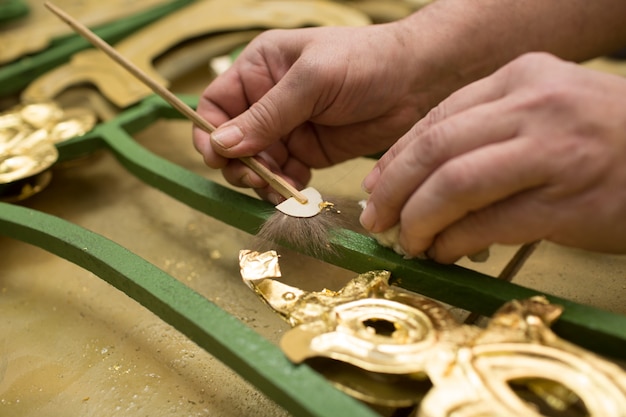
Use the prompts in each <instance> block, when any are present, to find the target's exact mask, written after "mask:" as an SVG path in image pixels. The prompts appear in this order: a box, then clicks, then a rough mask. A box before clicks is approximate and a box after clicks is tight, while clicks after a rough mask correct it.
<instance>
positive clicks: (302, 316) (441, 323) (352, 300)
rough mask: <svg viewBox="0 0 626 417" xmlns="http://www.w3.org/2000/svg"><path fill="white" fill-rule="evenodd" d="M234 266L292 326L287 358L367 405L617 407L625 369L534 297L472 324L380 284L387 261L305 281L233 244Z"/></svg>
mask: <svg viewBox="0 0 626 417" xmlns="http://www.w3.org/2000/svg"><path fill="white" fill-rule="evenodd" d="M251 263H256V265H255V267H254V268H252V269H249V268H248V266H250V265H251ZM240 265H241V268H242V277H243V280H244V282H245V283H246V284H247V285H248V286H249V287H250V288H251V289H253V290H254V291H255V292H256V293H257V294H258V295H259V296H260V297H261V299H262V300H263V301H265V302H266V303H267V304H268V305H269V306H270V307H272V308H273V309H274V310H275V311H276V312H278V313H279V314H280V315H282V316H283V317H284V318H285V319H286V320H287V321H288V322H289V323H290V324H291V326H292V327H293V328H292V329H291V330H289V331H288V332H287V333H286V334H285V335H284V337H283V339H282V340H281V342H280V345H281V348H282V349H283V351H284V352H285V354H286V355H287V357H288V358H289V359H290V360H292V361H293V362H296V363H301V362H306V363H308V364H309V365H310V366H312V367H314V368H315V369H317V370H318V371H319V372H321V373H322V374H324V375H325V376H326V377H327V378H328V379H329V380H331V381H332V382H333V383H334V384H335V385H336V386H337V387H338V388H339V389H341V390H343V391H345V392H346V393H348V394H350V395H353V396H354V397H356V398H358V399H360V400H363V401H365V402H368V403H370V404H373V405H376V406H385V407H411V406H415V407H416V408H417V414H416V415H417V416H418V417H453V416H454V417H487V416H494V417H495V416H498V417H513V416H524V417H527V416H531V417H532V416H535V417H537V416H542V415H568V416H569V415H580V416H598V417H600V416H602V417H608V416H612V417H618V416H621V417H623V416H625V415H626V373H625V372H624V371H623V370H622V369H621V368H620V367H618V366H617V365H615V364H613V363H611V362H609V361H607V360H605V359H603V358H601V357H599V356H597V355H595V354H593V353H591V352H588V351H586V350H584V349H582V348H580V347H578V346H575V345H573V344H571V343H569V342H567V341H565V340H562V339H560V338H559V337H558V336H556V335H555V334H554V333H553V332H552V331H551V330H550V327H549V326H550V324H551V323H552V322H554V321H555V320H556V319H557V318H558V317H559V316H560V314H561V312H562V309H561V307H559V306H556V305H553V304H550V303H549V302H548V301H547V299H546V298H545V297H533V298H530V299H527V300H520V301H511V302H509V303H507V304H505V305H504V306H503V307H502V308H501V309H500V310H499V311H498V312H496V314H495V315H494V317H493V318H492V320H491V321H490V323H489V325H488V326H487V327H486V328H479V327H477V326H470V325H464V324H460V323H457V322H456V321H455V320H454V319H453V318H452V316H451V315H450V314H448V311H447V309H446V308H445V307H444V306H443V305H441V304H439V303H437V302H436V301H433V300H430V299H426V298H424V297H421V296H419V295H417V294H415V293H411V292H408V291H406V290H403V289H400V288H397V287H394V286H390V285H389V284H388V280H389V276H390V274H389V272H387V271H372V272H367V273H364V274H361V275H359V276H357V277H356V278H354V279H353V280H352V281H350V282H349V283H348V284H347V285H346V286H345V287H344V288H342V289H341V290H339V291H337V292H334V291H328V290H323V291H320V292H306V291H303V290H300V289H299V288H294V287H291V286H288V285H285V284H282V283H280V282H278V281H276V280H274V279H272V277H276V276H277V275H278V276H280V275H279V274H280V272H279V271H280V270H279V269H278V266H277V257H276V255H275V253H273V252H267V253H264V254H259V253H257V252H250V251H241V252H240ZM264 265H268V266H269V265H271V268H269V267H268V268H266V267H264ZM244 270H245V272H244ZM277 271H278V272H277Z"/></svg>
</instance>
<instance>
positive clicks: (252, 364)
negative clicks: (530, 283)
mask: <svg viewBox="0 0 626 417" xmlns="http://www.w3.org/2000/svg"><path fill="white" fill-rule="evenodd" d="M181 98H182V99H183V100H184V101H185V102H186V103H187V104H189V105H190V106H192V107H194V106H195V104H196V103H197V97H193V96H181ZM178 118H182V116H181V115H180V114H179V113H178V111H176V110H175V109H173V108H171V107H170V106H169V105H168V104H167V103H165V102H164V101H163V100H162V99H161V98H159V97H157V96H150V97H148V98H146V99H145V100H143V101H142V102H141V103H139V104H138V105H136V106H134V107H132V108H130V109H128V110H126V111H125V112H124V113H122V114H120V115H119V116H118V117H116V118H115V119H113V120H110V121H108V122H106V123H103V124H100V125H98V126H97V127H96V128H95V129H94V130H92V131H91V132H89V133H88V134H86V135H84V136H81V137H77V138H74V139H71V140H69V141H66V142H63V143H61V144H59V146H58V148H59V153H60V159H59V162H63V161H66V160H71V159H74V158H77V157H79V156H83V155H86V154H89V153H92V152H95V151H98V150H101V149H107V150H109V151H110V152H112V153H113V154H114V155H115V157H116V158H117V160H118V161H119V162H120V163H121V164H122V165H123V166H124V167H125V168H126V169H127V170H128V171H129V172H130V173H131V174H132V175H134V176H136V177H137V178H139V179H140V180H142V181H143V182H144V183H146V184H147V185H150V186H152V187H155V188H157V189H159V190H160V191H162V192H164V193H166V194H168V195H169V196H171V197H173V198H175V199H177V200H179V201H181V202H183V203H184V204H186V205H188V206H190V207H192V208H194V209H196V210H198V211H200V212H202V213H205V214H207V215H209V216H212V217H214V218H216V219H217V220H220V221H222V222H224V223H226V224H228V225H231V226H233V227H236V228H238V229H241V230H243V231H245V232H248V233H251V234H254V233H256V232H257V231H258V229H259V227H260V226H261V225H262V223H263V222H264V221H265V220H266V219H267V218H268V217H269V216H270V215H271V214H272V212H273V211H274V207H273V206H272V205H270V204H269V203H267V202H264V201H261V200H259V199H256V198H253V197H250V196H247V195H244V194H241V193H239V192H237V191H235V190H232V189H230V188H227V187H223V186H220V185H218V184H216V183H214V182H212V181H210V180H208V179H206V178H203V177H202V176H200V175H197V174H195V173H193V172H191V171H189V170H186V169H185V168H182V167H180V166H178V165H175V164H173V163H171V162H169V161H167V160H165V159H163V158H161V157H159V156H157V155H155V154H153V153H151V152H150V151H148V150H147V149H145V148H144V147H142V146H141V145H139V144H138V143H137V142H136V141H135V140H134V139H133V138H132V136H131V135H132V134H133V133H136V132H138V131H140V130H141V129H143V128H145V127H146V126H148V125H150V124H151V123H153V122H155V121H156V120H158V119H178ZM0 234H4V235H7V236H9V237H11V238H14V239H17V240H22V241H25V242H28V243H30V244H33V245H36V246H39V247H41V248H43V249H46V250H48V251H50V252H52V253H54V254H56V255H58V256H61V257H64V258H66V259H68V260H70V261H72V262H75V263H76V264H78V265H80V266H82V267H84V268H86V269H88V270H90V271H92V272H94V273H95V274H96V275H98V276H100V277H101V278H102V279H105V280H106V281H107V282H109V283H111V284H112V285H114V286H115V287H117V288H119V289H120V290H122V291H124V292H125V293H126V294H127V295H129V296H130V297H132V298H134V299H135V300H137V301H138V302H140V303H141V304H143V305H144V306H146V307H147V308H148V309H150V310H151V311H152V312H154V313H155V314H157V315H158V316H159V317H161V318H162V319H163V320H164V321H166V322H168V323H170V324H172V325H173V326H174V327H176V328H177V329H178V330H179V331H181V332H182V333H184V334H186V335H187V336H188V337H189V338H190V339H192V340H194V341H195V342H196V343H198V344H199V345H200V346H201V347H203V348H204V349H206V350H207V351H208V352H209V353H211V354H213V355H215V356H216V357H218V358H219V359H221V360H222V361H223V362H224V363H225V364H226V365H227V366H229V367H231V368H232V369H233V370H235V371H236V372H238V373H240V374H241V375H242V376H243V377H244V378H246V379H248V380H249V381H250V382H252V383H253V384H255V385H256V386H257V388H258V389H259V390H261V391H262V392H264V393H266V394H267V395H268V396H270V397H271V398H272V399H274V400H275V401H276V402H277V403H279V404H280V405H282V406H283V407H285V408H286V409H287V410H289V411H291V412H293V413H294V414H295V415H299V416H300V415H302V416H320V417H321V416H328V415H338V412H341V414H342V415H355V416H356V415H363V416H371V415H375V414H372V411H371V410H369V408H366V407H364V406H363V405H362V404H360V403H357V402H356V401H353V400H352V399H348V398H347V397H346V396H344V395H343V394H341V393H339V392H338V391H337V392H335V391H336V390H334V389H332V390H330V391H329V388H330V384H328V383H326V382H324V383H322V382H321V381H320V380H319V379H318V378H319V376H318V375H315V376H314V373H313V372H312V371H310V370H309V368H308V367H306V366H294V365H292V364H289V363H287V362H286V358H284V356H283V355H282V353H281V352H280V350H279V349H278V348H277V347H274V346H273V345H270V344H269V342H266V341H265V342H263V341H260V339H259V336H258V335H257V334H256V333H254V332H252V331H250V332H248V331H247V330H243V329H244V328H245V325H243V324H242V323H240V322H238V320H236V319H234V318H233V317H232V316H230V315H228V314H227V313H225V312H224V311H222V310H220V309H219V308H218V307H216V306H214V305H213V304H211V303H210V302H209V301H207V300H205V299H204V298H203V297H202V296H200V295H199V294H197V293H195V292H193V291H192V290H191V289H189V288H188V287H186V286H184V285H183V284H181V283H179V282H178V281H176V280H175V279H174V278H172V277H170V276H169V275H167V274H165V273H164V272H163V271H161V270H160V269H158V268H156V267H155V266H154V265H152V264H150V263H148V262H147V261H145V260H143V259H141V258H139V257H137V256H136V255H133V254H131V253H130V252H128V251H127V250H125V249H124V248H122V247H120V246H118V245H117V244H115V243H113V242H110V241H107V240H106V239H105V238H103V237H101V236H98V235H96V234H94V233H92V232H89V231H87V230H85V229H81V228H80V227H78V226H76V225H72V224H69V223H67V222H65V221H63V220H61V219H58V218H55V217H52V216H49V215H45V214H43V213H39V212H36V211H33V210H30V209H26V208H22V207H19V206H13V205H9V204H6V203H0ZM331 242H332V244H333V246H334V247H335V249H336V252H335V254H333V255H328V256H327V257H326V258H325V259H324V260H325V261H327V262H329V263H332V264H334V265H337V266H340V267H343V268H346V269H349V270H352V271H355V272H357V273H361V272H365V271H368V270H377V269H385V270H388V271H390V272H391V273H392V277H393V283H394V284H395V285H398V286H400V287H403V288H406V289H409V290H412V291H415V292H418V293H420V294H423V295H425V296H429V297H432V298H434V299H437V300H440V301H442V302H445V303H448V304H451V305H454V306H457V307H460V308H463V309H467V310H470V311H474V312H477V313H480V314H484V315H491V314H492V313H493V312H494V311H495V310H496V309H497V308H498V307H499V306H501V305H502V304H504V303H505V302H507V301H510V300H512V299H521V298H527V297H530V296H533V295H538V294H541V293H539V292H537V291H534V290H530V289H527V288H524V287H521V286H518V285H515V284H511V283H508V282H503V281H499V280H496V279H494V278H493V277H489V276H487V275H484V274H481V273H478V272H475V271H472V270H469V269H465V268H462V267H458V266H449V265H448V266H446V265H439V264H436V263H434V262H430V261H420V260H405V259H403V258H402V257H401V256H399V255H397V254H395V253H394V252H393V251H391V250H389V249H387V248H383V247H381V246H379V245H378V244H377V243H376V242H375V241H374V240H373V239H372V238H370V237H368V236H363V235H360V234H358V233H354V232H351V231H347V230H346V231H341V233H335V234H333V236H332V240H331ZM291 248H292V249H294V250H296V251H300V252H303V250H302V248H298V247H293V246H291ZM171 294H177V295H176V296H175V297H172V296H171ZM544 295H547V297H548V299H549V300H550V301H551V302H553V303H557V304H561V305H563V306H564V307H565V311H564V313H563V315H562V317H561V318H560V319H559V320H558V321H557V323H556V324H555V325H554V327H553V328H554V330H555V332H556V333H557V334H559V335H560V336H561V337H563V338H565V339H567V340H570V341H572V342H574V343H577V344H579V345H581V346H583V347H586V348H588V349H590V350H593V351H595V352H597V353H600V354H604V355H607V356H611V357H614V358H616V359H626V317H625V316H623V315H619V314H614V313H610V312H607V311H603V310H600V309H596V308H593V307H589V306H585V305H581V304H578V303H574V302H572V301H569V300H566V299H562V298H560V297H555V296H551V295H549V294H544ZM181 303H182V304H181ZM242 326H243V327H242ZM234 331H236V332H237V334H238V335H239V336H237V337H235V336H232V334H234V333H232V334H231V332H234ZM240 343H243V345H250V346H255V348H254V349H253V352H250V351H249V350H248V349H247V348H244V346H243V345H241V344H240ZM292 378H293V380H292ZM324 384H326V385H324ZM333 390H334V391H333ZM317 393H320V395H319V396H318V395H317ZM344 397H346V398H344ZM348 400H350V401H348ZM351 401H352V402H351ZM328 407H336V408H333V409H332V411H331V410H330V408H328ZM348 409H349V411H348ZM348 413H349V414H348Z"/></svg>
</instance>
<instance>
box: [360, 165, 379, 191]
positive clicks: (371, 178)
mask: <svg viewBox="0 0 626 417" xmlns="http://www.w3.org/2000/svg"><path fill="white" fill-rule="evenodd" d="M378 178H380V169H379V168H378V167H374V168H373V169H372V170H371V171H370V173H369V174H367V176H366V177H365V178H364V179H363V182H362V183H361V188H362V189H363V191H365V192H366V193H368V194H370V193H371V192H372V190H373V189H374V187H376V183H377V182H378Z"/></svg>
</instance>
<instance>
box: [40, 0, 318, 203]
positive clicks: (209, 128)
mask: <svg viewBox="0 0 626 417" xmlns="http://www.w3.org/2000/svg"><path fill="white" fill-rule="evenodd" d="M44 4H45V6H46V7H47V8H48V9H49V10H50V11H51V12H52V13H54V14H55V15H57V16H58V17H59V18H60V19H61V20H63V21H64V22H65V23H67V24H68V25H69V26H70V27H71V28H72V29H74V30H75V31H76V32H77V33H79V34H80V35H81V36H83V37H84V38H85V39H87V40H88V41H89V42H91V44H92V45H93V46H95V47H97V48H98V49H100V50H101V51H102V52H104V53H105V54H107V55H108V56H109V57H110V58H111V59H113V60H114V61H115V62H117V63H118V64H120V65H121V66H122V67H123V68H125V69H126V70H127V71H128V72H130V73H131V74H132V75H134V76H135V77H136V78H137V79H138V80H139V81H141V82H143V83H144V84H145V85H147V86H148V87H149V88H150V89H151V90H152V91H154V92H155V93H156V94H158V95H159V96H161V98H163V100H165V101H167V102H168V103H169V104H170V105H171V106H172V107H174V108H175V109H176V110H178V111H179V112H181V113H182V114H183V116H185V117H187V118H188V119H189V120H191V121H192V122H193V123H195V124H196V125H197V126H199V127H200V128H201V129H202V130H204V131H206V132H208V133H211V132H213V131H214V130H215V126H213V125H212V124H211V123H209V122H208V121H207V120H205V119H204V118H202V117H201V116H200V115H199V114H198V112H196V111H195V110H193V109H192V108H191V107H189V106H188V105H187V104H185V103H184V102H183V101H182V100H181V99H179V98H178V97H177V96H176V95H174V94H173V93H172V92H171V91H169V90H168V89H167V88H165V87H163V86H162V85H160V84H159V83H157V82H156V81H155V80H153V79H152V78H150V76H148V74H146V73H145V72H144V71H142V70H141V69H140V68H139V67H137V66H136V65H135V64H133V63H132V62H130V61H129V60H127V59H126V58H124V57H123V56H122V55H121V54H120V53H119V52H117V51H116V50H115V49H114V48H113V47H112V46H111V45H109V44H108V43H106V42H105V41H104V40H102V38H100V37H99V36H98V35H96V34H95V33H93V32H92V31H91V30H89V28H87V27H86V26H85V25H83V24H82V23H80V22H78V21H77V20H75V19H74V18H73V17H71V16H70V15H68V14H67V13H65V12H64V11H63V10H61V9H59V8H58V7H57V6H55V5H53V4H52V3H50V2H48V1H47V2H45V3H44ZM239 160H240V161H241V162H243V163H244V164H246V165H247V166H248V167H250V168H251V169H252V170H253V171H254V172H256V173H257V174H258V175H259V176H260V177H261V178H263V179H264V180H265V181H267V182H268V184H269V185H270V186H271V187H272V188H274V189H275V190H276V191H278V192H279V193H280V195H282V196H283V197H285V198H290V197H293V198H295V199H296V200H298V202H300V203H302V204H306V203H307V202H308V199H307V198H306V196H305V195H304V194H302V193H301V192H299V191H298V190H296V189H295V188H294V187H293V186H292V185H291V184H289V183H288V182H287V181H285V180H284V179H283V178H282V177H280V176H279V175H277V174H275V173H273V172H272V171H270V170H269V169H268V168H267V167H266V166H265V165H263V164H262V163H261V162H259V161H258V160H257V159H255V158H253V157H251V156H248V157H243V158H239Z"/></svg>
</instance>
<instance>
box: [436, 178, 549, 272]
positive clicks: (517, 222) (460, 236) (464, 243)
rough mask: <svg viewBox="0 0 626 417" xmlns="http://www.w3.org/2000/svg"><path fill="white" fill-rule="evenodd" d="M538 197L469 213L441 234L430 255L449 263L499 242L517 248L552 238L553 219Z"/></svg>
mask: <svg viewBox="0 0 626 417" xmlns="http://www.w3.org/2000/svg"><path fill="white" fill-rule="evenodd" d="M538 194H539V191H538V190H531V191H528V192H524V193H521V194H518V195H515V196H513V197H511V198H508V199H506V200H504V201H501V202H498V203H495V204H492V205H491V206H489V207H486V208H484V209H481V210H478V211H476V212H472V213H469V214H468V215H467V216H465V217H463V218H462V219H461V220H459V221H457V222H456V223H454V224H452V225H450V226H449V227H448V228H446V229H445V230H444V231H442V232H441V233H439V235H437V237H436V238H435V241H434V242H433V244H432V246H431V247H430V249H429V250H428V256H429V257H430V258H432V259H434V260H435V261H437V262H440V263H446V264H448V263H453V262H455V261H457V260H458V259H459V258H461V257H462V256H465V255H468V254H471V253H476V252H478V251H480V250H483V249H484V248H488V247H489V246H491V245H493V244H495V243H500V244H505V245H516V244H523V243H528V242H533V241H537V240H541V239H543V238H545V237H547V236H549V235H550V233H551V222H550V220H549V219H550V217H549V216H548V215H547V210H546V207H545V204H544V203H543V202H542V201H541V199H539V198H538Z"/></svg>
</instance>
